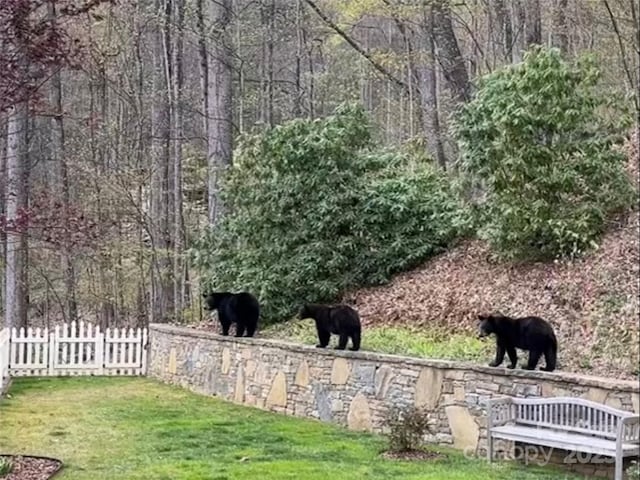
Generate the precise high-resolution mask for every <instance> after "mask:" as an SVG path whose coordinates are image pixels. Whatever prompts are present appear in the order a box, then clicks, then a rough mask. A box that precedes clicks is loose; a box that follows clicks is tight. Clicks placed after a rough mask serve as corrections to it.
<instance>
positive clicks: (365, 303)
mask: <svg viewBox="0 0 640 480" xmlns="http://www.w3.org/2000/svg"><path fill="white" fill-rule="evenodd" d="M636 139H637V136H636ZM634 143H635V145H634V146H633V147H632V146H631V145H633V144H632V143H631V142H630V143H629V144H628V145H627V148H628V151H629V157H630V162H629V166H630V173H631V174H632V175H633V177H634V179H635V180H636V181H637V179H638V176H637V173H638V170H637V166H638V148H637V141H636V142H634ZM639 227H640V222H639V212H638V211H637V210H635V211H633V212H631V213H630V214H629V215H628V216H626V218H623V219H620V220H619V221H618V222H616V224H615V225H612V227H611V229H610V231H609V233H608V234H607V235H605V236H604V237H603V239H602V241H601V243H600V247H599V248H598V249H597V250H595V251H593V252H591V253H589V254H588V255H586V256H585V257H583V258H581V259H578V260H576V261H573V262H556V263H551V264H549V263H535V264H527V265H514V264H512V263H503V262H499V261H496V260H494V259H493V258H492V255H491V253H490V251H489V249H488V247H487V246H486V245H485V244H484V243H483V242H481V241H478V240H473V241H467V242H465V243H463V244H461V245H459V246H457V247H456V248H453V249H452V250H450V251H448V252H446V253H444V254H442V255H440V256H438V257H436V258H434V259H432V260H430V261H428V262H426V263H425V264H424V265H423V266H422V267H420V268H418V269H416V270H414V271H411V272H407V273H403V274H400V275H398V276H397V277H395V278H394V279H393V281H392V282H391V283H390V284H388V285H385V286H382V287H376V288H369V289H364V290H359V291H356V292H351V293H349V294H348V295H346V297H345V298H346V299H347V301H349V302H350V303H352V304H355V306H356V308H357V309H358V311H359V312H360V314H361V316H362V319H363V322H364V323H365V325H367V326H379V325H394V326H412V327H425V328H429V329H431V328H445V329H447V331H451V332H460V331H473V330H474V329H475V328H476V325H477V322H476V315H477V314H478V313H480V312H502V313H503V314H505V315H510V316H525V315H538V316H541V317H543V318H546V319H548V320H549V321H550V322H551V323H552V324H553V326H554V328H555V329H556V333H557V335H558V338H559V345H560V351H559V368H560V369H561V370H570V371H581V372H585V373H593V374H604V375H608V376H617V377H620V378H623V377H624V378H629V377H633V376H637V375H638V370H639V368H640V358H639V355H640V352H639V345H640V339H639V330H640V328H639V324H638V322H639V317H640V308H639V298H640V297H639V296H640V288H639V276H640V251H639V250H640V248H639V247H640V240H639V233H640V231H639ZM487 360H489V359H487Z"/></svg>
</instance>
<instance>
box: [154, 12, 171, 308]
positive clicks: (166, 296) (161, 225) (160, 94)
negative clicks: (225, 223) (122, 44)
mask: <svg viewBox="0 0 640 480" xmlns="http://www.w3.org/2000/svg"><path fill="white" fill-rule="evenodd" d="M169 1H170V0H155V11H156V13H157V14H158V18H160V19H162V20H161V23H160V24H159V25H157V26H156V28H155V29H154V45H153V95H154V96H153V103H152V107H151V136H152V139H151V147H152V152H151V156H152V171H151V208H150V212H151V232H152V235H151V241H152V244H153V247H152V248H153V253H152V256H153V259H152V265H151V284H152V285H151V287H152V294H151V315H152V319H153V321H165V320H166V319H167V314H168V313H169V312H170V311H171V307H170V304H169V303H170V294H172V292H173V286H172V285H171V283H170V278H171V275H170V271H169V269H170V268H169V267H170V264H169V263H168V258H169V249H170V243H171V242H170V241H168V238H167V237H168V233H169V230H168V228H169V225H168V219H169V209H168V207H169V205H168V202H167V200H168V191H167V189H168V186H169V185H168V184H169V181H168V180H169V178H168V177H169V157H170V155H169V147H170V137H169V128H170V125H169V123H170V98H169V90H168V89H169V86H168V75H167V72H168V71H169V65H167V61H168V60H169V58H168V56H167V50H166V45H167V43H166V41H167V39H168V21H169V19H168V18H167V11H169V12H170V11H171V10H170V3H169Z"/></svg>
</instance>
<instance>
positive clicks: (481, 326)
mask: <svg viewBox="0 0 640 480" xmlns="http://www.w3.org/2000/svg"><path fill="white" fill-rule="evenodd" d="M499 317H500V315H478V322H479V323H478V337H480V338H482V337H486V336H488V335H491V334H492V333H496V323H497V320H498V318H499Z"/></svg>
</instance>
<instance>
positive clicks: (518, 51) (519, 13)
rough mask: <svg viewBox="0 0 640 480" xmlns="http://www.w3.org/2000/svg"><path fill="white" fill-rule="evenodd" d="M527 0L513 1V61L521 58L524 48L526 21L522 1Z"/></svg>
mask: <svg viewBox="0 0 640 480" xmlns="http://www.w3.org/2000/svg"><path fill="white" fill-rule="evenodd" d="M526 1H527V0H515V1H514V16H515V25H516V35H515V40H514V46H515V48H514V51H513V60H514V61H515V62H519V61H520V60H522V55H523V53H524V51H525V50H526V48H527V47H526V40H525V38H526V32H525V30H526V23H527V12H526V9H525V5H524V2H526Z"/></svg>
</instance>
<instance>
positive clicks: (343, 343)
mask: <svg viewBox="0 0 640 480" xmlns="http://www.w3.org/2000/svg"><path fill="white" fill-rule="evenodd" d="M348 341H349V335H348V334H347V333H341V334H340V341H339V342H338V346H337V347H336V350H344V349H345V348H347V342H348Z"/></svg>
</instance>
